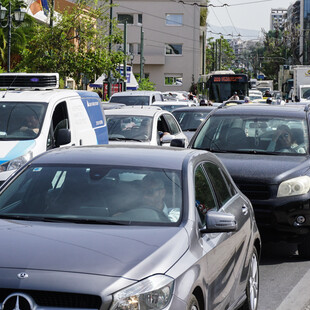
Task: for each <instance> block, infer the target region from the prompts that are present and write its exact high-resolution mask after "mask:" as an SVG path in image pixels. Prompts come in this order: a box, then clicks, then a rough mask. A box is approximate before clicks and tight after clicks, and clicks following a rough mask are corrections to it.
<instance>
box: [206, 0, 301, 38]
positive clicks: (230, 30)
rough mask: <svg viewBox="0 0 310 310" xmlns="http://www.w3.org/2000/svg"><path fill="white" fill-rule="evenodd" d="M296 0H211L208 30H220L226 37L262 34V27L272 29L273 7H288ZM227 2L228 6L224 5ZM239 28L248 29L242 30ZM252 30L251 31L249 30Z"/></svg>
mask: <svg viewBox="0 0 310 310" xmlns="http://www.w3.org/2000/svg"><path fill="white" fill-rule="evenodd" d="M295 1H296V0H256V1H255V0H210V1H209V4H212V5H213V6H214V7H213V6H210V7H209V14H208V18H207V23H208V25H210V26H209V27H208V30H210V31H212V32H215V33H216V32H220V33H222V34H224V35H226V34H228V36H224V37H225V38H226V39H228V38H229V37H230V38H231V36H230V34H232V35H236V34H238V33H240V34H241V36H244V37H246V36H247V37H246V38H245V39H250V37H251V36H253V39H254V37H255V36H259V35H261V34H262V32H261V29H264V30H266V31H269V30H270V12H271V9H278V8H284V9H287V8H288V7H289V6H290V5H291V4H293V3H294V2H295ZM223 4H227V5H228V6H222V5H223ZM239 29H247V30H248V31H241V30H239ZM249 30H251V31H249Z"/></svg>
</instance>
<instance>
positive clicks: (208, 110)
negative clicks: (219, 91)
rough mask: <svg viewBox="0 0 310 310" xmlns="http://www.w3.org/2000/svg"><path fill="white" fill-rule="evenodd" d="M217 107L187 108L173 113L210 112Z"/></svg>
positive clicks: (175, 110)
mask: <svg viewBox="0 0 310 310" xmlns="http://www.w3.org/2000/svg"><path fill="white" fill-rule="evenodd" d="M216 108H217V107H215V106H199V107H185V108H177V109H174V110H173V111H172V113H173V112H210V111H212V110H214V109H216Z"/></svg>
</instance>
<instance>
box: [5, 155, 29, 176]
mask: <svg viewBox="0 0 310 310" xmlns="http://www.w3.org/2000/svg"><path fill="white" fill-rule="evenodd" d="M32 157H33V153H32V152H31V151H30V152H28V153H26V154H25V155H23V156H19V157H16V158H14V159H12V160H10V161H7V162H5V163H4V164H2V165H0V172H3V171H8V170H16V169H18V168H20V167H21V166H23V165H24V164H25V163H26V162H28V161H29V160H30V159H32Z"/></svg>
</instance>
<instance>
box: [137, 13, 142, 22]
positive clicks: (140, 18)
mask: <svg viewBox="0 0 310 310" xmlns="http://www.w3.org/2000/svg"><path fill="white" fill-rule="evenodd" d="M138 24H142V14H138Z"/></svg>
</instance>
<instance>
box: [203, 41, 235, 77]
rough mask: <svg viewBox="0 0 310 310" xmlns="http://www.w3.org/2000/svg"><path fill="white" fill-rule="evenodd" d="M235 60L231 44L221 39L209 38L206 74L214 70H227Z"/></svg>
mask: <svg viewBox="0 0 310 310" xmlns="http://www.w3.org/2000/svg"><path fill="white" fill-rule="evenodd" d="M234 59H235V54H234V50H233V49H232V47H231V46H230V44H229V42H228V41H227V40H226V39H224V38H223V37H221V38H220V39H216V40H215V39H214V38H213V37H211V38H208V40H207V48H206V72H210V71H213V70H227V69H229V68H230V67H231V66H232V63H233V61H234Z"/></svg>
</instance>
